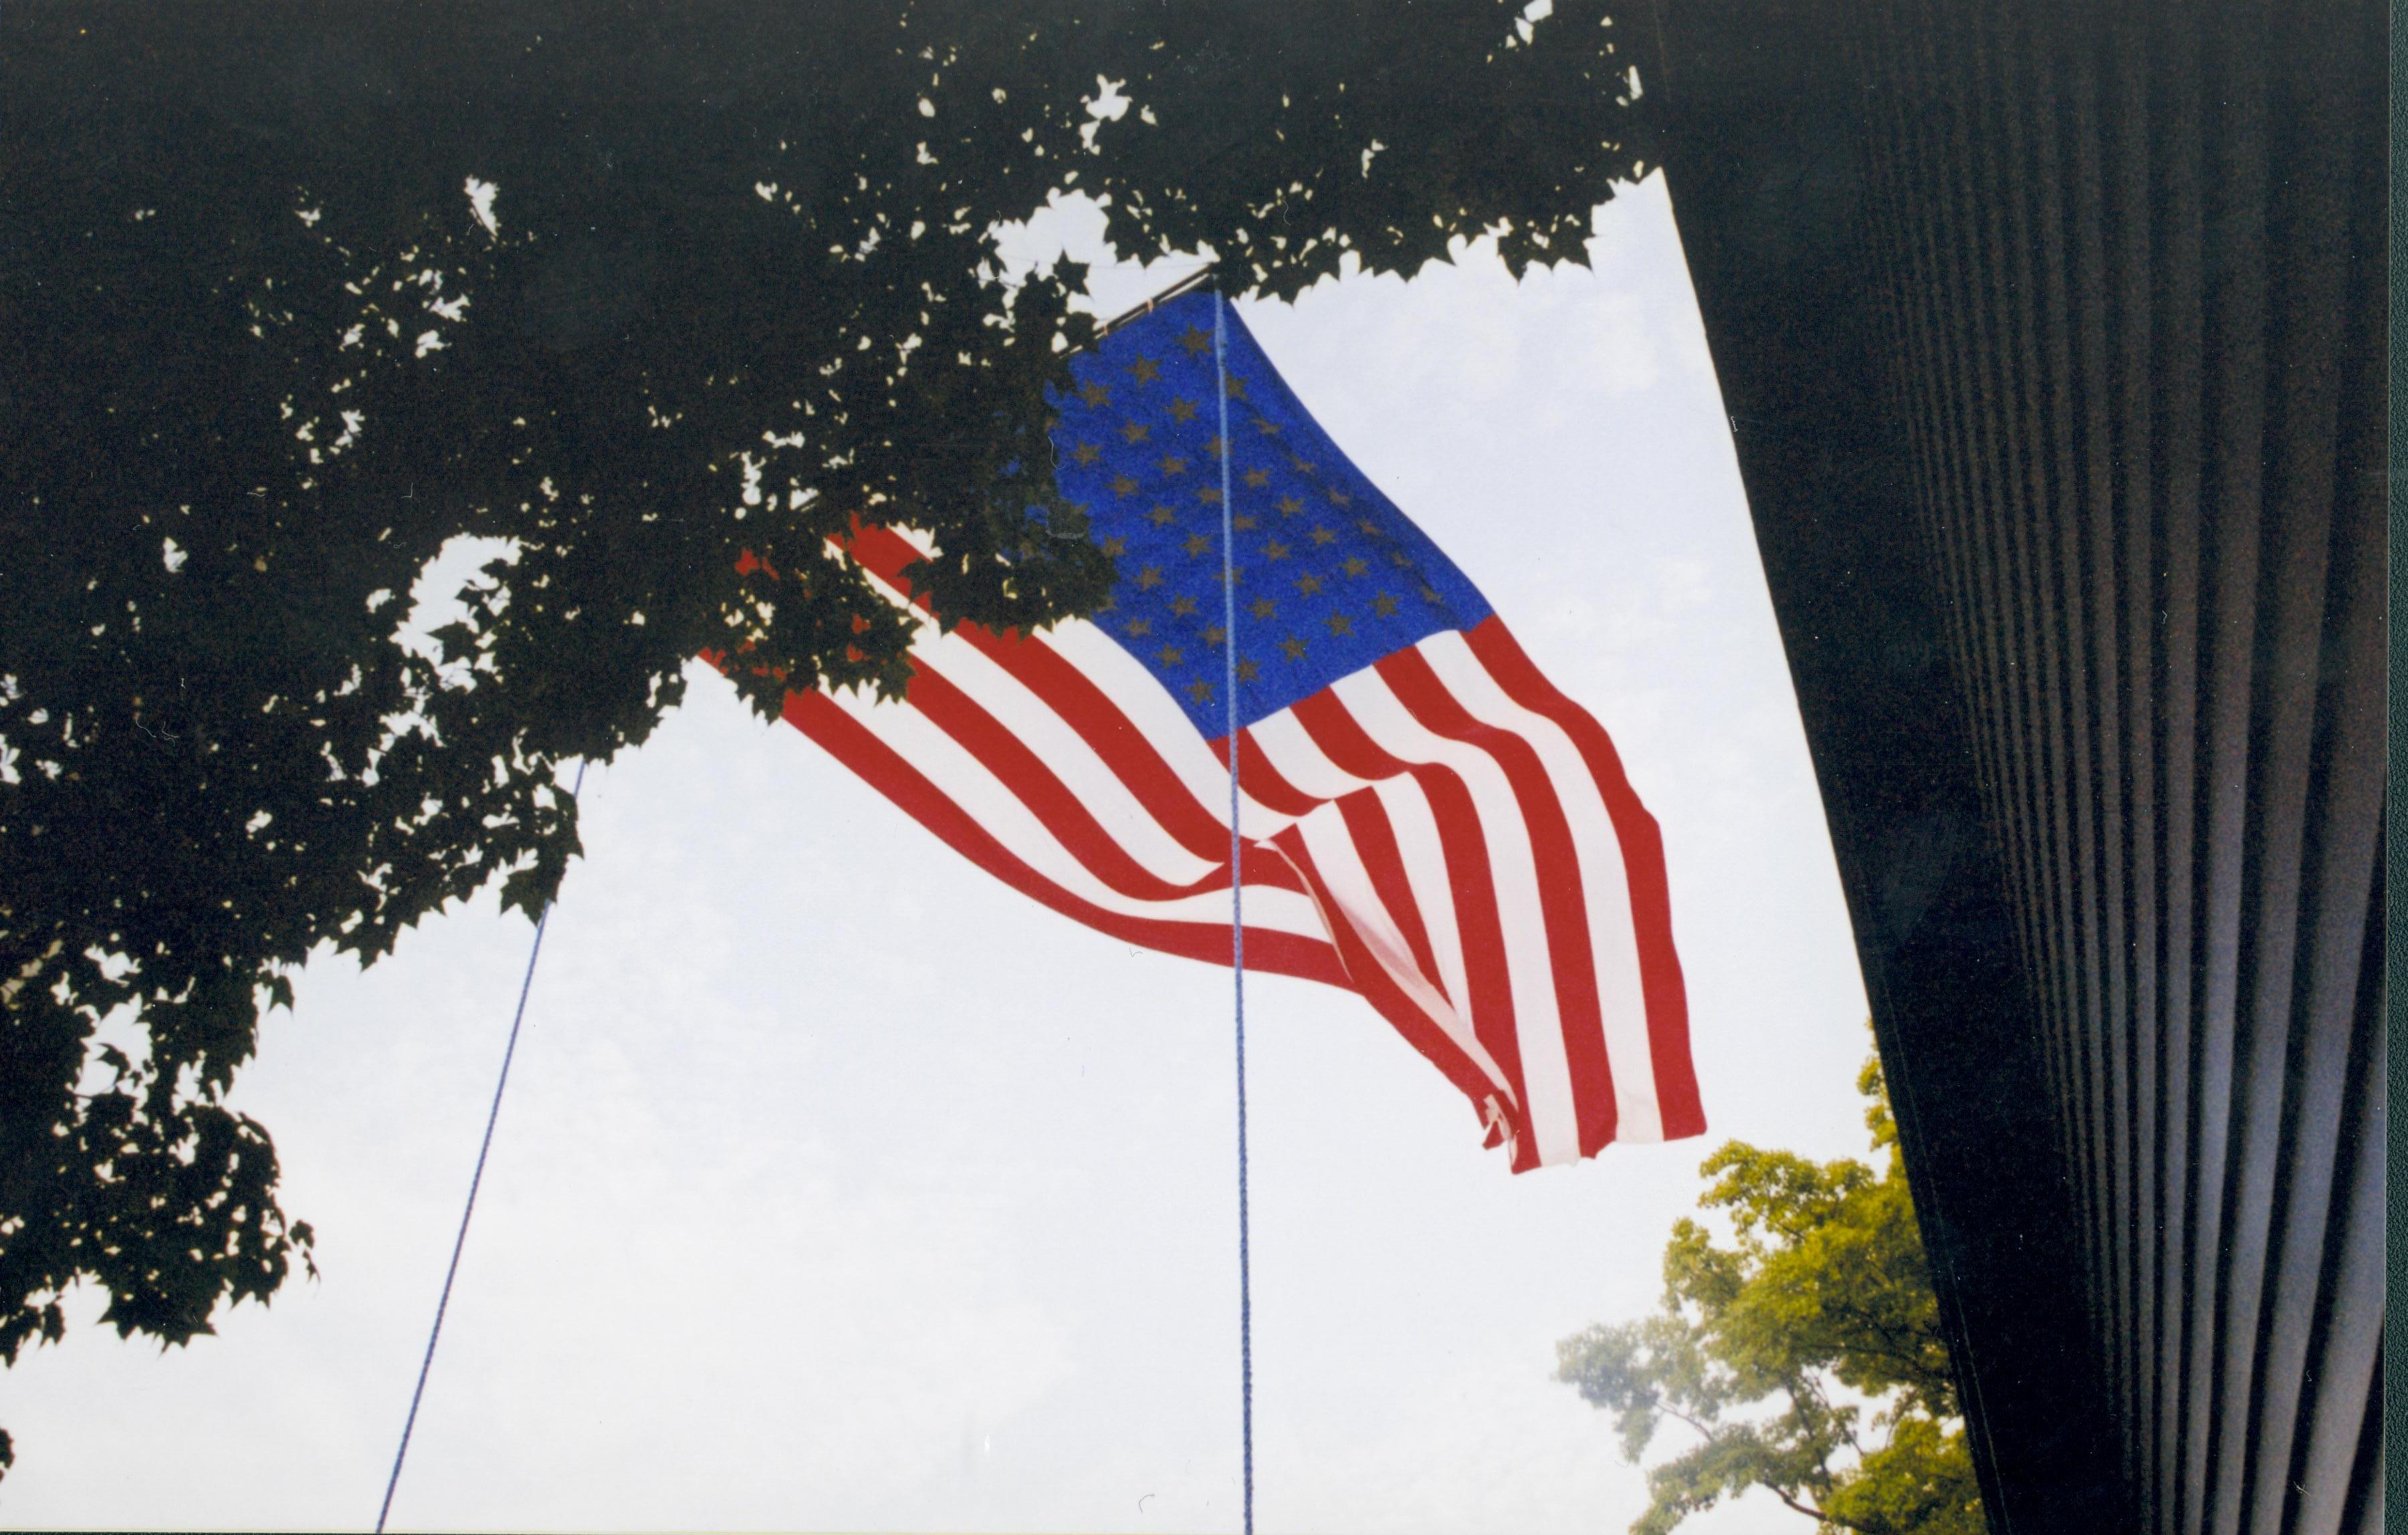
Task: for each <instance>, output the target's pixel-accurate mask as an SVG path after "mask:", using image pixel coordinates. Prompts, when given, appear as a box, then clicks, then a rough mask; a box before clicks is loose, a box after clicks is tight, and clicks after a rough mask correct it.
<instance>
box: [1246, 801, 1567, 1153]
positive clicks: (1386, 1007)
mask: <svg viewBox="0 0 2408 1535" xmlns="http://www.w3.org/2000/svg"><path fill="white" fill-rule="evenodd" d="M1271 840H1272V841H1273V842H1275V843H1277V844H1278V845H1279V848H1280V851H1281V852H1283V853H1284V854H1287V855H1288V857H1289V859H1290V860H1291V861H1293V862H1294V863H1295V864H1296V866H1297V868H1298V869H1299V870H1300V871H1302V873H1303V875H1304V878H1305V881H1306V882H1307V883H1308V884H1309V885H1310V886H1311V888H1312V896H1313V899H1314V900H1316V901H1318V902H1320V904H1321V912H1322V921H1323V922H1324V923H1325V924H1326V925H1327V926H1328V928H1329V930H1330V932H1331V933H1333V934H1334V935H1336V939H1337V943H1338V953H1339V956H1340V958H1341V959H1343V960H1344V961H1345V962H1346V969H1347V973H1348V974H1350V975H1352V976H1353V977H1354V978H1355V989H1356V990H1357V991H1359V992H1360V993H1361V994H1362V996H1363V998H1364V1000H1366V1001H1368V1002H1369V1003H1370V1004H1371V1006H1372V1007H1373V1008H1375V1009H1377V1010H1378V1011H1379V1013H1380V1016H1382V1017H1383V1018H1385V1019H1386V1020H1388V1022H1389V1024H1390V1025H1391V1026H1394V1027H1395V1029H1396V1031H1397V1032H1398V1033H1399V1034H1401V1035H1403V1036H1404V1037H1405V1040H1406V1041H1407V1042H1408V1043H1410V1044H1412V1047H1413V1048H1414V1049H1415V1050H1418V1051H1420V1052H1421V1053H1422V1054H1423V1056H1424V1057H1425V1058H1426V1059H1427V1060H1428V1061H1429V1063H1430V1064H1431V1065H1432V1066H1435V1067H1437V1068H1438V1069H1439V1070H1440V1071H1441V1072H1442V1073H1443V1074H1444V1075H1445V1077H1446V1080H1447V1081H1449V1082H1451V1083H1455V1087H1456V1089H1457V1090H1458V1091H1460V1092H1461V1093H1462V1094H1463V1096H1464V1097H1468V1098H1469V1099H1470V1100H1471V1107H1472V1111H1473V1112H1475V1113H1478V1114H1479V1115H1480V1118H1481V1122H1482V1123H1483V1124H1486V1123H1487V1120H1488V1114H1487V1112H1486V1106H1487V1104H1488V1103H1489V1101H1490V1100H1491V1099H1498V1100H1499V1101H1498V1108H1499V1109H1500V1110H1504V1111H1505V1112H1507V1114H1508V1116H1509V1117H1512V1111H1511V1110H1510V1109H1507V1108H1506V1106H1505V1105H1504V1104H1503V1102H1502V1101H1501V1099H1502V1097H1503V1094H1501V1093H1500V1092H1499V1091H1498V1085H1497V1083H1494V1082H1492V1081H1490V1080H1489V1077H1488V1073H1487V1072H1485V1071H1484V1070H1482V1069H1480V1067H1479V1066H1478V1065H1476V1064H1475V1063H1474V1062H1473V1061H1472V1059H1471V1057H1470V1056H1469V1055H1468V1054H1464V1052H1463V1049H1462V1047H1461V1046H1459V1045H1457V1044H1456V1043H1455V1041H1454V1040H1452V1039H1449V1038H1448V1037H1447V1033H1446V1031H1445V1029H1443V1028H1441V1026H1439V1024H1438V1022H1437V1021H1436V1020H1435V1019H1433V1018H1431V1017H1430V1016H1429V1015H1428V1014H1427V1013H1426V1012H1424V1011H1422V1010H1421V1008H1420V1007H1419V1006H1417V1005H1416V1004H1415V1003H1414V1002H1413V1000H1412V997H1409V996H1407V995H1406V993H1405V991H1404V989H1403V988H1402V987H1400V986H1398V984H1397V983H1396V982H1395V981H1394V980H1393V979H1392V978H1390V976H1389V974H1388V971H1387V968H1386V967H1385V966H1383V965H1382V964H1381V963H1380V961H1379V958H1378V957H1377V956H1376V955H1374V954H1372V953H1371V951H1370V949H1369V946H1368V945H1366V944H1365V943H1364V941H1363V940H1362V936H1361V935H1360V934H1358V933H1356V932H1355V928H1354V926H1353V925H1352V924H1350V923H1348V922H1347V921H1346V920H1345V919H1344V917H1343V915H1342V910H1343V909H1342V908H1340V905H1339V904H1338V901H1337V899H1336V897H1333V896H1331V895H1330V893H1329V886H1328V882H1327V881H1326V880H1324V879H1323V878H1322V875H1321V868H1320V866H1319V865H1317V864H1316V863H1314V862H1313V857H1312V853H1310V852H1309V851H1307V849H1306V847H1305V844H1304V834H1303V832H1302V831H1300V830H1299V829H1298V828H1297V827H1295V826H1289V827H1287V828H1286V829H1285V830H1283V831H1281V832H1280V833H1279V834H1278V835H1277V836H1275V837H1273V838H1272V839H1271ZM1250 953H1251V951H1250ZM1515 1129H1516V1132H1517V1133H1519V1134H1527V1128H1526V1127H1525V1126H1522V1125H1521V1124H1520V1123H1519V1121H1518V1120H1517V1121H1516V1124H1515Z"/></svg>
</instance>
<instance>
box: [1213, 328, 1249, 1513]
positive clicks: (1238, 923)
mask: <svg viewBox="0 0 2408 1535" xmlns="http://www.w3.org/2000/svg"><path fill="white" fill-rule="evenodd" d="M1227 306H1228V301H1227V300H1226V299H1225V298H1223V297H1222V296H1221V292H1220V290H1219V289H1218V288H1215V289H1214V290H1213V291H1212V381H1213V384H1214V386H1215V393H1217V394H1218V395H1220V408H1221V639H1222V644H1223V650H1222V660H1223V662H1224V663H1225V665H1224V667H1223V672H1222V681H1223V682H1224V683H1225V684H1226V687H1227V688H1228V690H1229V691H1228V709H1227V719H1228V723H1229V738H1228V739H1229V968H1230V971H1231V973H1232V975H1233V976H1234V977H1235V986H1236V991H1237V1014H1238V1374H1239V1404H1240V1405H1239V1411H1240V1424H1241V1427H1242V1432H1243V1437H1244V1445H1245V1477H1246V1482H1245V1511H1246V1535H1254V1274H1253V1264H1252V1255H1251V1254H1250V1253H1249V1252H1248V1250H1247V1241H1246V1238H1247V1231H1246V878H1245V869H1244V854H1245V848H1246V843H1245V838H1244V836H1243V835H1242V834H1241V833H1240V831H1239V830H1238V552H1237V551H1238V528H1237V509H1236V507H1235V506H1234V505H1233V504H1232V502H1231V499H1230V495H1229V458H1230V448H1231V444H1230V441H1229V368H1228V350H1229V324H1228V318H1227V312H1228V311H1227Z"/></svg>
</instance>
